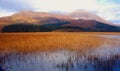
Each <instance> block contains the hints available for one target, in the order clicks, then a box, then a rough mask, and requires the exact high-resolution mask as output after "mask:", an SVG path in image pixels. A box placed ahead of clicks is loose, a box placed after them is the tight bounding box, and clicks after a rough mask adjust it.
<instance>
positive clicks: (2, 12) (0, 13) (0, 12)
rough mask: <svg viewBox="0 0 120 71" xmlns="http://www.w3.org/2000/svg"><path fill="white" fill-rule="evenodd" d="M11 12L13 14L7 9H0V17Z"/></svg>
mask: <svg viewBox="0 0 120 71" xmlns="http://www.w3.org/2000/svg"><path fill="white" fill-rule="evenodd" d="M12 14H14V12H8V11H5V10H1V9H0V17H4V16H9V15H12Z"/></svg>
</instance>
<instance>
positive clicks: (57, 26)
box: [2, 22, 120, 32]
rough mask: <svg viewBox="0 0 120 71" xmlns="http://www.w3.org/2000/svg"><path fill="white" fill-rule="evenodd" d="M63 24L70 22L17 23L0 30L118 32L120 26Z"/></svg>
mask: <svg viewBox="0 0 120 71" xmlns="http://www.w3.org/2000/svg"><path fill="white" fill-rule="evenodd" d="M65 24H70V22H59V23H52V24H43V25H38V24H23V23H19V24H12V25H7V26H5V27H3V29H2V32H51V31H55V30H62V31H65V32H71V31H72V32H73V31H74V32H76V31H77V32H78V31H84V32H120V27H116V26H112V25H107V24H104V23H99V22H98V23H96V25H94V26H93V27H91V28H83V27H79V26H65Z"/></svg>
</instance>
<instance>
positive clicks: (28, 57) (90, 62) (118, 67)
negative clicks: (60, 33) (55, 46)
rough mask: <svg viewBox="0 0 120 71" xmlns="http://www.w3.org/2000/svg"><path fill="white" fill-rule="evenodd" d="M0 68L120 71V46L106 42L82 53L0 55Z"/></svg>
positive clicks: (13, 70)
mask: <svg viewBox="0 0 120 71" xmlns="http://www.w3.org/2000/svg"><path fill="white" fill-rule="evenodd" d="M113 42H114V41H113ZM0 67H1V68H0V69H1V70H4V71H120V44H119V43H115V44H112V45H111V44H109V43H107V42H106V43H104V44H103V45H101V46H100V47H97V48H94V49H90V50H86V51H84V52H81V51H75V50H74V51H71V50H67V49H61V50H56V51H48V52H36V53H29V54H22V53H9V54H1V55H0ZM1 70H0V71H1Z"/></svg>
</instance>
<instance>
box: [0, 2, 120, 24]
mask: <svg viewBox="0 0 120 71" xmlns="http://www.w3.org/2000/svg"><path fill="white" fill-rule="evenodd" d="M79 9H84V10H88V11H91V12H93V13H95V14H97V15H98V16H100V17H102V18H104V19H105V20H108V21H110V22H113V23H115V24H120V0H0V17H2V16H9V15H12V14H14V13H16V12H19V11H23V10H33V11H38V12H58V13H64V12H67V13H71V12H73V11H75V10H79Z"/></svg>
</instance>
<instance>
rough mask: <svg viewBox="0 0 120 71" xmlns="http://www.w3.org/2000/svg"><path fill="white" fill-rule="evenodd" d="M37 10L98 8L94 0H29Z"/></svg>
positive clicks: (68, 10) (69, 10)
mask: <svg viewBox="0 0 120 71" xmlns="http://www.w3.org/2000/svg"><path fill="white" fill-rule="evenodd" d="M29 2H30V3H31V5H33V6H34V7H35V8H37V10H38V11H53V10H57V11H58V10H60V11H64V12H71V11H74V10H77V9H87V10H93V9H94V10H95V9H97V8H99V4H98V3H97V1H96V0H39V1H38V0H29Z"/></svg>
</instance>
